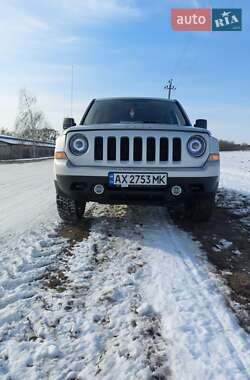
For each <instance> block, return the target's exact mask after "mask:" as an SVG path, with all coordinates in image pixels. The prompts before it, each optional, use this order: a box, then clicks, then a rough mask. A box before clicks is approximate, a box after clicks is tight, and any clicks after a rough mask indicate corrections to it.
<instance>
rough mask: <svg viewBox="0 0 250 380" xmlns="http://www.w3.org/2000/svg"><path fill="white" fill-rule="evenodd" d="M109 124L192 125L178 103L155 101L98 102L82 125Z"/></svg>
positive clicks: (122, 100)
mask: <svg viewBox="0 0 250 380" xmlns="http://www.w3.org/2000/svg"><path fill="white" fill-rule="evenodd" d="M107 123H108V124H110V123H114V124H117V123H150V124H151V123H152V124H172V125H180V126H184V125H190V124H189V123H188V120H187V119H186V118H185V115H184V114H183V112H182V110H181V109H180V107H179V106H178V104H177V103H175V102H172V101H167V100H154V99H112V100H96V101H95V102H94V103H93V104H92V106H91V108H90V110H89V112H88V113H87V116H86V117H85V120H83V121H82V123H81V124H84V125H90V124H107Z"/></svg>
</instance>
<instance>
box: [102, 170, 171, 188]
mask: <svg viewBox="0 0 250 380" xmlns="http://www.w3.org/2000/svg"><path fill="white" fill-rule="evenodd" d="M167 178H168V175H167V174H166V173H113V172H112V173H109V176H108V181H109V185H110V186H121V187H128V186H166V185H167Z"/></svg>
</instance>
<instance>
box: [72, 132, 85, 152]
mask: <svg viewBox="0 0 250 380" xmlns="http://www.w3.org/2000/svg"><path fill="white" fill-rule="evenodd" d="M88 147H89V143H88V140H87V139H86V137H85V136H84V135H82V134H81V133H76V134H75V135H74V136H72V137H71V139H70V140H69V149H70V151H71V153H72V154H74V155H75V156H81V155H82V154H84V153H86V152H87V150H88Z"/></svg>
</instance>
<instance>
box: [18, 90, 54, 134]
mask: <svg viewBox="0 0 250 380" xmlns="http://www.w3.org/2000/svg"><path fill="white" fill-rule="evenodd" d="M15 132H16V134H17V135H18V136H20V137H24V138H30V139H37V140H52V141H54V140H55V138H56V137H57V132H56V131H55V130H53V129H52V128H51V127H50V125H49V123H48V122H47V120H46V119H45V117H44V113H43V112H42V111H41V110H40V109H38V107H37V99H36V97H35V96H34V95H32V94H29V93H28V92H27V91H26V90H25V89H21V90H20V94H19V113H18V116H17V118H16V122H15Z"/></svg>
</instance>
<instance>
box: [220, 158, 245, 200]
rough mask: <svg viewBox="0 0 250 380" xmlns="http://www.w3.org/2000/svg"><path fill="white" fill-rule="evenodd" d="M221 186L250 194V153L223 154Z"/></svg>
mask: <svg viewBox="0 0 250 380" xmlns="http://www.w3.org/2000/svg"><path fill="white" fill-rule="evenodd" d="M220 186H221V187H224V188H228V189H232V190H236V191H239V192H243V193H250V151H247V152H221V181H220Z"/></svg>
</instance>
